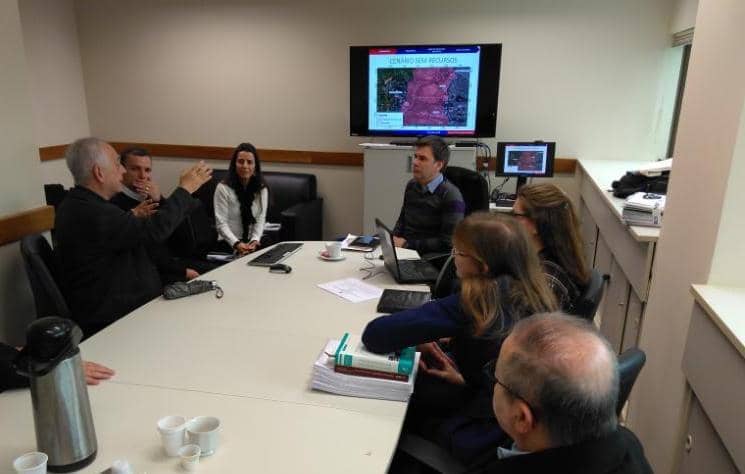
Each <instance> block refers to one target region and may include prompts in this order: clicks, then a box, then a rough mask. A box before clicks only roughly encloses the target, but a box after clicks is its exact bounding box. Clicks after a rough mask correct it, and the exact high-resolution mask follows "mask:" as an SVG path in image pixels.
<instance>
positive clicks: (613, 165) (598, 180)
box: [578, 160, 660, 242]
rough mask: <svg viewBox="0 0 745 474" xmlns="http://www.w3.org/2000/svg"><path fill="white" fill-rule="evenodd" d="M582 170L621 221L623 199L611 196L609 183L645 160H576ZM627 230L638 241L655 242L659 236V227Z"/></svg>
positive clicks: (636, 227) (633, 227)
mask: <svg viewBox="0 0 745 474" xmlns="http://www.w3.org/2000/svg"><path fill="white" fill-rule="evenodd" d="M578 162H579V165H580V166H581V167H582V170H583V171H584V172H585V173H586V174H587V176H589V177H590V179H591V181H592V183H593V184H594V185H595V187H596V188H597V189H598V190H600V192H601V193H602V194H603V196H605V199H606V201H607V204H608V207H610V209H611V211H612V212H613V214H615V215H616V217H617V218H618V219H619V220H620V221H621V222H623V217H622V215H623V203H624V201H625V200H624V199H621V198H617V197H615V196H613V192H612V189H613V188H611V183H612V182H613V181H617V180H618V179H619V178H621V177H622V176H623V175H624V174H626V172H627V171H631V170H634V169H636V168H638V167H640V166H642V165H648V164H649V162H647V161H622V160H578ZM628 228H629V232H630V233H631V235H632V236H633V237H634V239H636V240H637V241H639V242H656V241H657V239H659V237H660V228H659V227H644V226H638V225H632V226H628Z"/></svg>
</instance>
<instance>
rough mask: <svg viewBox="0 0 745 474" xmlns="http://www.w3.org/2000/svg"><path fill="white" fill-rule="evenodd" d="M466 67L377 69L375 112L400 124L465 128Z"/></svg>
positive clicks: (466, 103)
mask: <svg viewBox="0 0 745 474" xmlns="http://www.w3.org/2000/svg"><path fill="white" fill-rule="evenodd" d="M470 74H471V69H470V68H447V67H443V68H396V69H378V87H377V89H378V90H377V96H378V97H377V98H378V101H377V102H378V107H377V111H378V112H401V113H403V124H404V125H435V126H465V125H466V120H467V118H468V87H469V76H470Z"/></svg>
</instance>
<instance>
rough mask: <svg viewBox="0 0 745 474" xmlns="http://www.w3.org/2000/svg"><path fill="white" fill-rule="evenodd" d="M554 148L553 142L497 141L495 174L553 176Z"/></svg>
mask: <svg viewBox="0 0 745 474" xmlns="http://www.w3.org/2000/svg"><path fill="white" fill-rule="evenodd" d="M555 149H556V143H555V142H499V143H497V176H518V177H519V176H524V177H550V176H553V174H554V150H555Z"/></svg>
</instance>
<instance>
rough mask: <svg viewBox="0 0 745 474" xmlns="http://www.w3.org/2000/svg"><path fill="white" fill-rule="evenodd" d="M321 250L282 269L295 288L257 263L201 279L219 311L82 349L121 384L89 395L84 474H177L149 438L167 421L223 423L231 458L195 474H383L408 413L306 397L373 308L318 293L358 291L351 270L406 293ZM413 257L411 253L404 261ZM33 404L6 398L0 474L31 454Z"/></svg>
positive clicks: (173, 304)
mask: <svg viewBox="0 0 745 474" xmlns="http://www.w3.org/2000/svg"><path fill="white" fill-rule="evenodd" d="M322 248H323V243H322V242H306V243H305V245H304V247H303V248H302V249H301V250H300V251H299V252H298V253H296V254H295V255H293V256H291V257H289V258H288V259H287V260H286V261H285V262H284V263H286V264H288V265H290V266H291V267H292V268H293V270H292V272H291V273H289V274H275V273H269V272H268V270H267V268H265V267H249V266H247V265H246V262H247V261H248V260H249V259H250V258H253V257H248V258H244V259H240V260H237V261H235V262H233V263H231V264H228V265H225V266H223V267H221V268H219V269H217V270H215V271H213V272H210V273H209V274H207V275H204V276H203V277H202V279H212V280H216V281H217V282H218V283H219V284H220V286H221V287H222V288H223V290H224V292H225V296H224V297H223V298H222V299H219V300H218V299H216V298H215V296H214V293H211V292H210V293H203V294H200V295H194V296H191V297H188V298H182V299H178V300H171V301H167V300H165V299H163V298H159V299H156V300H154V301H152V302H150V303H148V304H147V305H145V306H143V307H141V308H139V309H137V310H136V311H134V312H133V313H131V314H129V315H128V316H126V317H124V318H122V319H121V320H119V321H117V322H116V323H114V324H113V325H111V326H109V327H108V328H106V329H105V330H103V331H101V332H100V333H98V334H97V335H96V336H94V337H92V338H91V339H89V340H87V341H85V342H84V343H83V344H81V352H82V355H83V358H85V359H86V360H93V361H96V362H100V363H102V364H105V365H107V366H109V367H111V368H113V369H114V370H116V372H117V373H116V375H115V377H114V378H113V379H112V380H111V381H108V382H105V383H104V384H103V385H101V386H99V387H91V388H90V390H89V393H90V394H91V407H92V409H93V413H94V419H95V426H96V431H97V434H98V440H99V446H100V453H99V457H98V459H97V461H96V463H95V464H94V467H93V468H88V469H86V470H85V472H101V471H102V470H103V469H104V468H106V467H107V466H109V465H110V464H111V462H112V461H114V460H115V459H117V458H120V457H124V458H127V459H129V460H130V462H132V463H133V464H135V465H136V466H137V467H138V471H137V472H140V471H139V469H141V468H140V467H139V465H140V464H142V465H143V467H147V469H148V472H171V471H174V470H177V468H176V467H175V466H176V464H177V462H176V461H172V460H170V459H162V456H161V455H160V453H159V451H158V449H159V448H158V447H159V440H158V439H157V434H156V432H155V428H154V427H155V422H156V421H157V420H158V418H160V417H162V416H165V415H168V414H183V415H185V416H196V415H215V416H218V417H220V418H221V419H223V421H224V425H225V438H226V439H225V441H226V442H225V449H224V450H221V451H220V452H218V454H216V455H215V456H214V459H205V463H204V466H202V467H200V471H203V472H237V471H236V470H235V469H236V467H237V466H240V465H241V464H240V463H241V462H243V461H244V460H245V459H246V457H248V458H249V461H248V464H247V466H250V471H251V472H301V471H302V472H316V471H321V470H323V471H324V472H335V471H341V470H344V471H347V472H348V470H349V469H350V468H353V469H354V471H353V472H383V471H384V470H385V467H386V466H387V464H388V462H389V460H390V458H391V456H392V454H393V451H394V449H395V445H396V442H397V438H398V433H399V431H400V428H401V423H402V422H403V418H404V415H405V414H406V404H405V403H401V402H393V401H385V400H371V399H363V398H352V397H342V396H336V395H332V394H327V393H322V392H317V391H313V390H310V388H309V383H310V375H311V367H312V364H313V362H314V361H315V360H316V358H317V357H318V354H319V353H320V351H321V349H322V348H323V347H324V345H325V343H326V341H327V340H328V339H330V338H338V337H340V336H341V335H342V334H343V333H344V332H345V331H349V332H354V333H357V334H359V333H361V332H362V330H363V329H364V326H365V324H366V323H367V322H368V321H369V320H371V319H372V318H374V317H375V316H376V315H377V313H376V312H375V306H376V305H377V300H370V301H366V302H362V303H351V302H348V301H346V300H343V299H341V298H339V297H338V296H335V295H332V294H331V293H328V292H326V291H324V290H322V289H320V288H318V287H317V286H316V285H317V284H318V283H324V282H328V281H331V280H336V279H341V278H348V277H359V278H361V277H363V276H364V275H365V274H364V273H363V272H361V271H359V270H358V269H359V268H360V267H363V266H369V265H374V266H375V267H378V270H379V271H381V272H380V273H379V274H378V275H376V276H375V277H373V278H371V279H369V280H366V281H367V282H368V283H370V284H372V285H375V286H378V287H381V288H386V287H392V288H393V287H395V288H403V287H404V286H402V285H398V284H396V283H395V281H394V280H393V278H392V277H391V276H390V275H389V274H388V272H387V271H385V270H384V269H383V262H382V261H381V260H378V259H375V260H371V261H368V260H365V259H364V257H363V254H362V253H358V252H344V255H345V256H346V257H347V258H346V259H345V260H343V261H339V262H326V261H322V260H321V259H319V258H318V257H317V254H318V252H319V251H320V250H321V249H322ZM409 254H414V255H415V252H411V251H403V252H402V256H404V257H407V256H408V257H411V256H412V255H409ZM409 287H410V288H417V289H422V287H421V286H409ZM29 403H30V397H29V395H28V391H17V392H15V393H6V394H0V419H2V420H3V422H2V424H1V425H0V439H10V438H14V437H15V436H16V434H18V436H17V437H15V438H14V439H13V442H12V443H10V444H9V445H5V444H6V443H0V445H4V446H2V447H0V466H9V465H10V464H9V463H10V462H11V461H12V458H14V457H15V456H18V455H20V454H22V453H24V452H27V451H30V450H34V444H35V443H34V441H33V439H34V438H33V421H32V412H31V408H30V405H29ZM140 426H141V427H140ZM11 427H12V433H13V435H12V436H11V434H10V433H11V432H10V429H11ZM18 427H20V428H18ZM19 429H20V431H19ZM338 433H344V436H339V435H338ZM254 448H255V449H254ZM288 453H292V455H290V456H287V454H288ZM360 453H361V454H360ZM337 461H338V464H337V463H336V462H337ZM208 465H211V466H213V467H210V468H208V467H207V466H208Z"/></svg>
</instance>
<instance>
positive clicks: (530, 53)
mask: <svg viewBox="0 0 745 474" xmlns="http://www.w3.org/2000/svg"><path fill="white" fill-rule="evenodd" d="M75 5H76V13H77V15H76V18H77V25H78V31H79V34H80V47H81V56H82V63H83V71H84V78H85V91H86V101H87V104H88V115H89V119H90V124H91V132H92V133H93V134H95V135H100V136H102V137H104V138H109V139H117V140H136V141H145V142H159V143H179V144H198V145H222V146H233V145H235V144H237V143H239V142H241V141H245V140H250V141H252V142H254V143H255V144H256V145H257V146H259V147H260V148H278V149H300V150H321V151H360V150H359V149H358V148H357V146H356V144H357V143H359V142H360V141H362V140H361V139H360V138H352V137H349V136H348V76H349V71H348V69H349V66H348V47H349V45H352V44H358V45H359V44H380V43H383V44H386V43H388V44H390V43H427V42H445V43H447V42H452V43H466V42H501V43H503V59H502V77H501V83H500V97H499V115H498V125H497V135H498V138H509V139H535V138H544V139H555V140H556V141H557V142H558V144H557V153H558V155H559V156H575V157H582V158H595V159H605V158H608V159H622V158H634V159H644V158H649V159H654V158H658V157H659V152H658V151H657V150H658V148H659V147H657V148H656V145H655V140H656V138H655V130H656V129H657V128H659V126H658V121H659V119H658V116H659V114H658V112H657V109H658V108H659V107H660V104H659V103H658V100H657V96H658V87H659V80H660V75H661V74H662V71H663V66H664V54H665V50H666V49H667V48H668V46H669V44H670V39H669V25H670V19H671V14H672V8H673V2H672V0H657V1H654V2H650V1H646V0H627V1H624V2H617V1H614V0H567V1H562V2H555V1H552V0H539V1H532V2H523V1H521V0H502V1H499V2H495V1H493V0H477V1H472V2H468V3H458V4H455V3H453V2H448V1H445V0H435V1H425V0H414V1H408V2H405V3H401V2H394V1H393V0H383V1H375V2H373V1H359V2H348V1H343V0H328V1H319V0H317V1H305V2H301V1H292V0H285V1H280V2H274V3H268V2H262V1H247V2H229V1H222V0H216V1H210V2H203V1H198V0H184V1H179V2H170V1H169V2H165V1H161V2H151V1H144V0H132V1H128V2H120V1H115V0H77V1H76V2H75ZM489 143H490V144H491V145H492V148H495V144H496V140H491V141H489ZM278 167H282V166H279V165H278ZM300 168H301V169H302V170H304V171H308V172H315V173H317V174H318V175H319V181H323V180H325V179H329V180H332V181H331V182H330V183H321V186H322V187H323V188H324V189H326V190H328V192H327V194H326V195H325V196H324V197H325V198H326V203H327V204H326V205H327V206H328V209H327V210H328V214H327V216H329V221H330V222H329V225H327V226H326V229H327V230H328V231H329V232H331V233H341V232H346V231H348V230H350V229H355V228H359V227H360V226H361V223H360V215H361V198H358V199H356V203H355V199H354V198H353V199H351V200H350V196H349V195H347V194H345V193H346V190H347V189H348V188H349V187H350V186H351V187H354V188H356V187H357V186H360V189H361V183H362V176H361V173H362V170H360V169H356V170H350V171H348V172H343V173H337V172H330V171H329V172H327V171H325V170H326V169H327V168H326V167H323V166H315V167H314V166H302V167H300ZM336 178H339V179H341V181H339V180H336ZM346 180H350V181H346ZM357 205H359V207H357Z"/></svg>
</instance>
